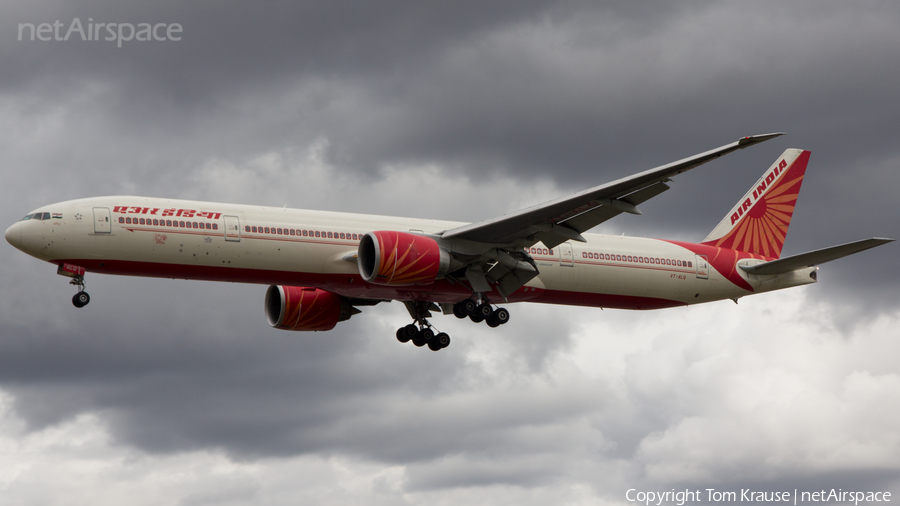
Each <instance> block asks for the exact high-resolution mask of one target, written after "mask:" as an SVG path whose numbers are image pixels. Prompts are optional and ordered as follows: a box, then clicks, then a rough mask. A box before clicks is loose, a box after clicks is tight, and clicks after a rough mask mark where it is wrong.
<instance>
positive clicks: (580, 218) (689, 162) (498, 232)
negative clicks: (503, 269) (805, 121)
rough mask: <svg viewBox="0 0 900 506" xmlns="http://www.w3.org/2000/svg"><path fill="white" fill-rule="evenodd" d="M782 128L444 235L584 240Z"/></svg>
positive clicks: (512, 241) (517, 241)
mask: <svg viewBox="0 0 900 506" xmlns="http://www.w3.org/2000/svg"><path fill="white" fill-rule="evenodd" d="M779 135H783V134H782V133H772V134H764V135H754V136H750V137H744V138H743V139H740V140H738V141H737V142H732V143H731V144H726V145H725V146H721V147H718V148H716V149H713V150H710V151H707V152H705V153H700V154H698V155H694V156H691V157H688V158H685V159H683V160H678V161H676V162H672V163H670V164H667V165H663V166H661V167H657V168H655V169H650V170H647V171H644V172H641V173H638V174H635V175H633V176H629V177H626V178H623V179H619V180H617V181H613V182H611V183H607V184H603V185H600V186H596V187H594V188H591V189H588V190H585V191H583V192H579V193H576V194H574V195H570V196H568V197H563V198H561V199H557V200H552V201H550V202H545V203H543V204H540V205H537V206H533V207H529V208H527V209H522V210H521V211H517V212H514V213H510V214H507V215H505V216H501V217H499V218H495V219H492V220H486V221H482V222H479V223H473V224H470V225H465V226H462V227H459V228H455V229H452V230H447V231H445V232H444V233H443V234H441V237H443V238H444V239H464V240H470V241H476V242H480V243H489V244H494V245H497V246H521V245H523V244H527V243H530V244H527V245H528V246H530V245H531V244H534V243H536V242H538V241H540V242H543V243H544V245H546V246H547V247H548V248H553V247H555V246H557V245H558V244H560V243H563V242H565V241H568V240H570V239H572V240H576V241H581V242H584V238H583V237H582V236H581V232H584V231H586V230H589V229H591V228H593V227H595V226H597V225H599V224H601V223H603V222H604V221H606V220H608V219H610V218H612V217H614V216H617V215H618V214H620V213H623V212H626V213H632V214H641V212H640V211H639V210H638V208H637V206H638V204H641V203H642V202H645V201H647V200H649V199H651V198H653V197H655V196H657V195H659V194H660V193H662V192H664V191H666V190H668V189H669V186H668V185H666V181H668V180H669V178H671V177H672V176H675V175H677V174H681V173H682V172H687V171H689V170H691V169H693V168H694V167H697V166H700V165H703V164H704V163H706V162H710V161H712V160H715V159H716V158H719V157H720V156H722V155H726V154H728V153H731V152H732V151H735V150H738V149H743V148H746V147H749V146H752V145H754V144H758V143H760V142H763V141H767V140H769V139H772V138H774V137H778V136H779Z"/></svg>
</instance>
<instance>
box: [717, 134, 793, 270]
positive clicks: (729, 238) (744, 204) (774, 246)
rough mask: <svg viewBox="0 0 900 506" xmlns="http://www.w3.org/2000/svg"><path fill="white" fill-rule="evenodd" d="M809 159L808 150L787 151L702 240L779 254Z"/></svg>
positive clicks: (732, 247) (772, 256)
mask: <svg viewBox="0 0 900 506" xmlns="http://www.w3.org/2000/svg"><path fill="white" fill-rule="evenodd" d="M807 162H809V151H804V150H801V149H788V150H787V151H785V152H784V153H783V154H782V155H781V156H780V157H779V158H778V160H776V161H775V163H773V164H772V166H771V167H769V169H768V170H767V171H766V172H765V173H764V174H763V176H762V177H761V178H759V181H757V182H756V184H755V185H753V187H752V188H750V191H748V192H747V194H746V195H744V198H743V199H741V200H740V201H739V202H738V203H737V205H735V206H734V208H733V209H732V210H731V212H730V213H728V215H727V216H725V218H724V219H723V220H722V221H721V222H720V223H719V225H718V226H716V228H714V229H713V231H712V232H710V233H709V235H708V236H707V237H706V239H704V240H703V244H708V245H711V246H718V247H722V248H728V249H734V250H738V251H745V252H747V253H754V254H757V255H763V256H765V257H769V258H779V257H780V256H781V249H782V247H784V238H785V236H787V231H788V227H789V226H790V224H791V217H792V216H793V215H794V206H795V205H796V203H797V196H798V195H799V193H800V185H801V184H802V183H803V175H804V174H805V173H806V164H807Z"/></svg>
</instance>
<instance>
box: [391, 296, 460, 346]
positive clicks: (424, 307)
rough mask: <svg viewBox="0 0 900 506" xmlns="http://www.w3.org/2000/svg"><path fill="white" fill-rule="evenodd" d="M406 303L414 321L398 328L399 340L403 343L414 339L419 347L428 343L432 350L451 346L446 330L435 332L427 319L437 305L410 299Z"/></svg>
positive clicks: (413, 341)
mask: <svg viewBox="0 0 900 506" xmlns="http://www.w3.org/2000/svg"><path fill="white" fill-rule="evenodd" d="M405 304H406V309H407V310H408V311H409V315H410V316H412V318H413V321H414V323H410V324H409V325H407V326H405V327H400V328H399V329H397V340H398V341H400V342H401V343H408V342H410V341H412V343H413V344H414V345H416V346H417V347H419V348H421V347H422V346H425V345H426V344H427V345H428V349H430V350H431V351H439V350H442V349H444V348H446V347H447V346H450V336H448V335H447V334H446V333H445V332H438V333H437V334H435V332H434V330H435V329H434V326H433V325H432V324H431V323H429V322H428V320H427V319H426V318H429V317H431V309H436V308H437V306H436V305H434V304H433V303H431V302H423V301H408V302H405Z"/></svg>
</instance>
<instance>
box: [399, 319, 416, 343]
mask: <svg viewBox="0 0 900 506" xmlns="http://www.w3.org/2000/svg"><path fill="white" fill-rule="evenodd" d="M418 333H419V329H418V328H416V326H415V325H413V324H411V323H410V324H409V325H407V326H405V327H400V328H399V329H397V340H398V341H400V342H401V343H407V342H409V340H410V339H412V338H414V337H416V334H418Z"/></svg>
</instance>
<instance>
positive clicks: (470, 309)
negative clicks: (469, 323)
mask: <svg viewBox="0 0 900 506" xmlns="http://www.w3.org/2000/svg"><path fill="white" fill-rule="evenodd" d="M459 306H460V307H461V308H462V309H463V312H465V313H466V314H467V315H470V314H473V313H475V309H476V308H477V307H478V304H475V301H474V300H472V299H466V300H464V301H462V302H460V303H459Z"/></svg>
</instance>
